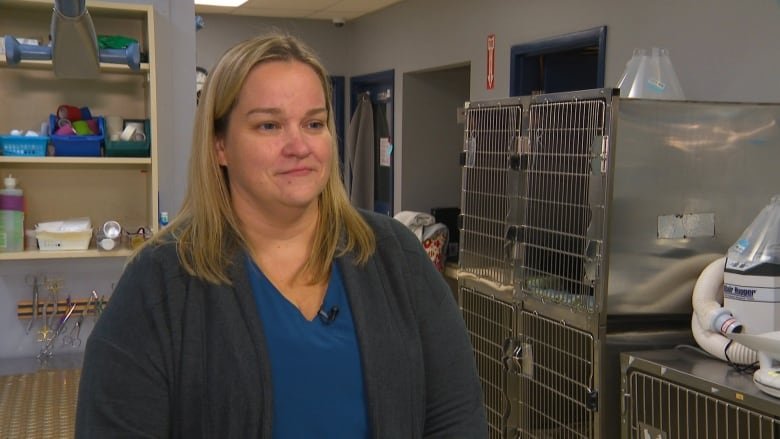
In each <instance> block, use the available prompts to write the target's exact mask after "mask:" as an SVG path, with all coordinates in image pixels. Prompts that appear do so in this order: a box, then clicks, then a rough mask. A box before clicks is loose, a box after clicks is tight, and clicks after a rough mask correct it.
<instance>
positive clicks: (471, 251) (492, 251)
mask: <svg viewBox="0 0 780 439" xmlns="http://www.w3.org/2000/svg"><path fill="white" fill-rule="evenodd" d="M522 113H523V109H522V106H521V105H520V104H519V103H517V102H515V103H492V104H473V103H469V105H468V106H467V108H466V118H465V119H466V120H465V134H464V151H463V155H462V156H461V162H462V163H461V164H462V165H463V175H462V191H461V235H460V236H461V242H460V259H459V261H460V268H461V270H463V271H466V272H469V273H471V274H473V275H475V276H477V277H479V278H482V279H487V280H490V281H493V282H496V283H499V284H503V285H509V284H511V283H512V265H511V261H510V260H509V258H508V257H507V245H508V244H507V239H506V233H507V215H508V213H509V209H510V205H509V202H510V196H509V193H508V184H509V182H508V180H509V174H510V172H509V159H510V155H511V154H513V153H516V152H517V144H518V140H519V138H520V128H521V127H520V125H521V120H522Z"/></svg>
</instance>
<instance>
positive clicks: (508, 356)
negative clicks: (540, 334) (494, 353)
mask: <svg viewBox="0 0 780 439" xmlns="http://www.w3.org/2000/svg"><path fill="white" fill-rule="evenodd" d="M504 367H505V368H506V370H507V371H508V372H511V373H520V374H523V375H525V376H527V377H531V378H533V376H534V357H533V350H532V349H531V344H530V343H522V342H520V341H519V340H517V339H514V338H507V339H506V340H504Z"/></svg>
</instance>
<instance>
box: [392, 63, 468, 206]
mask: <svg viewBox="0 0 780 439" xmlns="http://www.w3.org/2000/svg"><path fill="white" fill-rule="evenodd" d="M470 70H471V69H470V66H469V65H468V64H462V65H456V66H450V67H444V68H438V69H435V70H426V71H421V72H410V73H405V74H404V91H403V102H404V108H403V116H402V117H403V127H404V135H403V154H402V166H401V174H400V175H401V204H402V205H401V209H400V210H413V211H417V212H427V213H430V212H431V209H433V208H442V207H457V206H459V205H460V187H461V181H460V179H461V166H460V152H461V151H462V150H463V130H464V127H463V125H462V124H461V123H459V122H458V113H459V110H460V109H462V108H463V107H464V104H465V102H466V101H468V100H469V95H470Z"/></svg>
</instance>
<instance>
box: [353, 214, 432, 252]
mask: <svg viewBox="0 0 780 439" xmlns="http://www.w3.org/2000/svg"><path fill="white" fill-rule="evenodd" d="M360 213H361V214H362V215H363V219H365V221H366V223H368V225H369V227H371V229H372V230H373V231H374V236H375V237H376V243H377V251H379V252H384V253H387V252H392V253H394V252H397V251H400V252H404V253H419V252H423V248H422V245H421V244H420V241H419V240H418V239H417V237H416V236H414V233H412V231H411V230H409V229H408V228H407V227H406V226H404V225H403V224H401V222H400V221H398V220H396V219H394V218H393V217H390V216H387V215H384V214H381V213H376V212H370V211H367V210H360ZM393 244H395V245H393Z"/></svg>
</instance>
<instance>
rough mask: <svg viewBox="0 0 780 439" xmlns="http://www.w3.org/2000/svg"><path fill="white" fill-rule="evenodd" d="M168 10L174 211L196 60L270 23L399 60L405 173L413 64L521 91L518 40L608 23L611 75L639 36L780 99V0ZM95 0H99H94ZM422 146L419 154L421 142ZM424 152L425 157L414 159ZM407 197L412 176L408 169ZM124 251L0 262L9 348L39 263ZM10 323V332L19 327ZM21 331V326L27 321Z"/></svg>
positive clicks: (163, 145)
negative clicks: (242, 12)
mask: <svg viewBox="0 0 780 439" xmlns="http://www.w3.org/2000/svg"><path fill="white" fill-rule="evenodd" d="M135 3H150V4H153V5H154V8H155V11H156V12H157V18H158V22H157V31H158V35H157V41H158V45H157V55H158V57H157V67H158V72H157V73H158V86H159V87H160V90H159V92H160V96H159V100H158V105H159V106H160V127H159V131H158V132H159V137H160V139H159V140H160V142H159V148H160V150H159V158H160V168H159V169H160V207H161V210H167V211H168V212H170V213H171V215H173V214H174V213H175V212H176V211H177V210H178V208H179V206H180V204H181V200H182V198H183V195H184V188H185V183H186V175H187V173H186V166H187V161H188V159H189V149H190V143H191V131H192V116H193V113H194V105H195V97H194V94H195V93H194V68H195V65H196V52H195V51H196V41H197V63H198V65H202V66H203V67H206V68H209V67H210V66H211V65H212V64H213V62H214V60H215V59H216V58H217V56H219V54H220V53H221V52H222V51H224V50H225V49H226V48H227V47H228V46H229V45H230V44H232V43H233V42H235V41H238V40H239V39H243V38H245V37H248V36H250V35H254V34H255V33H258V32H260V31H263V29H265V28H266V27H267V26H275V27H280V28H284V29H286V30H288V31H289V32H291V33H294V34H297V35H299V36H301V37H302V38H304V39H306V40H307V41H308V42H309V43H310V44H311V45H312V46H313V47H314V48H315V50H317V51H318V52H319V53H320V54H321V56H322V57H323V59H324V61H325V64H326V66H327V67H328V68H329V69H330V70H331V72H332V73H333V74H334V75H344V76H355V75H362V74H368V73H374V72H378V71H383V70H387V69H395V74H396V76H395V80H396V84H395V86H396V96H395V99H396V101H395V104H396V105H395V114H394V119H395V121H396V132H395V136H394V138H395V142H394V146H395V152H396V157H395V160H396V164H397V168H396V169H397V174H396V175H397V177H399V176H404V175H406V174H405V171H404V169H403V168H404V165H405V164H406V163H407V162H406V161H405V160H403V154H404V152H403V150H404V147H403V144H404V128H403V125H404V124H403V112H404V105H403V100H404V94H405V93H404V91H403V90H404V83H403V82H404V74H406V73H409V72H416V71H421V70H426V69H432V68H437V67H440V66H451V65H462V64H469V65H470V66H471V72H470V81H471V86H470V99H471V100H475V101H476V100H484V99H494V98H502V97H505V96H506V95H508V93H509V78H508V76H509V50H510V47H511V46H512V45H514V44H520V43H526V42H530V41H534V40H538V39H541V38H548V37H551V36H556V35H560V34H565V33H569V32H574V31H578V30H583V29H589V28H593V27H597V26H602V25H606V26H607V27H608V38H607V69H606V83H607V84H608V85H611V84H615V83H616V82H617V80H618V78H619V76H620V74H621V73H622V71H623V68H624V67H625V63H626V61H628V59H629V58H630V57H631V54H632V51H633V49H634V48H635V47H650V46H659V47H665V48H668V49H669V50H670V54H671V58H672V61H673V63H674V66H675V69H676V71H677V75H678V77H679V79H680V82H681V84H682V86H683V89H684V91H685V93H686V95H687V97H688V98H689V99H695V100H722V101H754V102H755V101H767V102H780V87H778V80H777V78H778V72H779V71H780V69H779V68H778V67H779V66H780V44H778V41H780V25H779V24H780V3H779V2H778V0H743V1H739V2H737V1H733V0H706V1H705V0H656V1H640V0H554V1H550V0H523V1H519V0H406V1H404V2H401V3H398V4H396V5H394V6H391V7H389V8H386V9H384V10H382V11H379V12H377V13H375V14H371V15H368V16H365V17H362V18H360V19H358V20H356V21H354V22H350V23H347V25H346V26H344V27H343V28H335V27H333V26H332V25H331V24H330V23H329V22H319V21H312V20H276V19H254V18H246V17H228V16H216V15H208V16H204V18H205V19H206V27H205V28H204V29H203V30H201V31H199V32H198V33H197V34H195V29H194V6H193V3H192V1H190V0H147V1H142V0H136V1H135ZM87 5H89V1H88V2H87ZM491 33H493V34H495V35H496V44H497V48H496V72H497V77H496V87H495V89H493V90H490V91H488V90H486V89H485V71H486V67H485V58H486V50H485V44H486V43H485V39H486V37H487V35H488V34H491ZM410 155H412V153H410ZM412 162H414V160H412V161H410V162H409V163H412ZM395 182H396V188H395V194H396V200H395V205H396V206H402V205H403V203H402V200H401V197H402V194H403V193H404V190H403V189H404V185H411V187H414V185H416V184H417V185H419V184H420V182H416V181H409V180H406V179H405V178H396V179H395ZM122 263H123V261H116V260H97V261H92V260H67V261H17V262H3V263H2V264H0V310H3V312H4V317H3V318H2V319H0V321H2V322H6V323H5V324H3V325H2V327H0V333H1V334H3V337H0V358H5V357H13V356H24V355H29V354H30V353H34V352H36V349H37V343H35V342H31V341H30V340H31V339H32V337H25V336H24V335H23V331H21V329H20V328H21V327H22V325H21V323H20V322H18V321H16V320H15V314H14V310H15V304H16V301H17V300H22V299H25V298H27V297H29V291H30V289H29V287H27V286H26V284H25V282H24V276H25V274H27V273H49V274H61V275H62V277H63V279H64V281H65V288H66V289H67V290H70V291H72V292H78V293H81V292H83V291H89V290H91V289H93V288H97V289H98V290H100V291H108V290H110V288H111V284H112V283H113V282H114V281H115V280H116V279H117V277H118V274H119V272H120V271H121V267H122ZM9 331H10V332H9ZM20 331H21V332H20Z"/></svg>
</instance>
